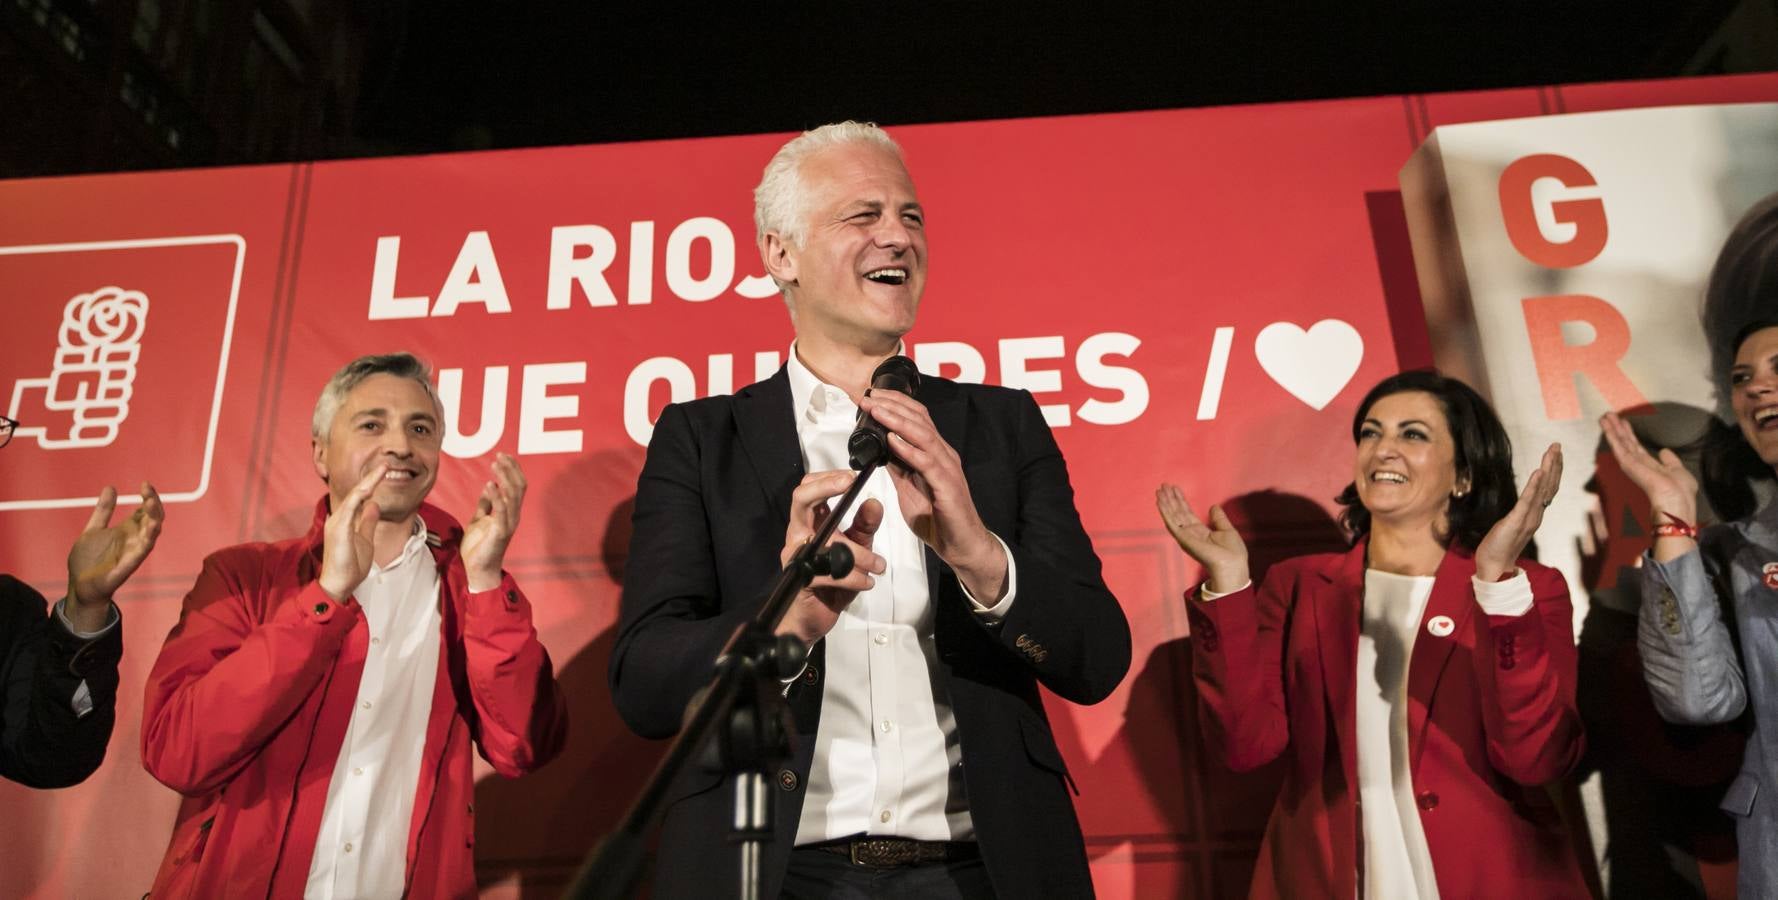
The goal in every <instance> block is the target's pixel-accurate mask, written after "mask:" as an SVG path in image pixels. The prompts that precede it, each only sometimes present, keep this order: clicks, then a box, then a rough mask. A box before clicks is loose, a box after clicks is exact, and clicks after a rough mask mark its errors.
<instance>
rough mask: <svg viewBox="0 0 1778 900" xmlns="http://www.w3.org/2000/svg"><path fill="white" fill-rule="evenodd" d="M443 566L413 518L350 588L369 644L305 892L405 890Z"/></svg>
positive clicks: (374, 894)
mask: <svg viewBox="0 0 1778 900" xmlns="http://www.w3.org/2000/svg"><path fill="white" fill-rule="evenodd" d="M438 586H439V580H438V565H437V564H436V563H435V562H434V561H433V559H432V554H431V553H430V552H429V551H428V550H427V549H426V529H425V528H424V527H423V526H421V525H419V523H418V522H416V523H415V531H414V535H413V537H410V538H408V542H407V545H406V546H405V547H403V548H402V551H401V556H400V557H399V558H398V559H396V560H395V562H393V563H391V564H390V565H389V567H388V568H383V567H382V566H377V565H372V566H371V567H370V575H369V576H367V577H366V578H365V579H364V583H363V584H361V585H359V586H358V589H357V590H356V591H354V592H353V594H352V596H353V598H354V599H356V600H357V601H358V605H359V606H360V607H362V608H363V611H364V623H365V625H367V626H368V627H369V631H370V645H369V647H367V648H366V650H365V657H364V673H363V675H362V676H360V678H359V681H358V696H357V698H356V699H355V701H354V703H353V705H352V722H351V724H350V725H348V726H347V728H346V739H345V742H344V743H343V744H341V746H340V755H339V759H338V761H337V762H335V763H334V766H333V778H332V779H331V780H329V781H328V783H327V805H326V806H325V807H324V808H323V810H322V813H321V831H320V833H319V834H318V835H317V837H316V839H315V855H314V858H313V859H312V860H310V862H309V883H308V886H307V887H306V888H305V889H304V890H303V897H304V898H306V900H356V898H381V897H400V896H401V892H402V889H403V888H404V887H406V884H407V838H408V826H409V825H410V824H411V822H412V820H413V815H414V795H415V793H416V792H417V790H418V789H419V783H420V757H421V756H422V755H423V753H424V751H425V748H426V723H427V721H428V720H429V719H430V718H431V715H432V694H433V688H434V686H435V685H436V684H437V680H438V650H439V648H438V644H439V641H440V639H441V638H440V628H441V626H442V622H443V620H442V619H441V618H440V616H439V611H438Z"/></svg>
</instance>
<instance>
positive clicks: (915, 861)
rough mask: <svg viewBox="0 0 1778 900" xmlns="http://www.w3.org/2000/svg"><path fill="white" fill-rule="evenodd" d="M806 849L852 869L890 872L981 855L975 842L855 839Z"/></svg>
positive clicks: (814, 845) (813, 845) (830, 842)
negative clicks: (835, 857) (841, 858)
mask: <svg viewBox="0 0 1778 900" xmlns="http://www.w3.org/2000/svg"><path fill="white" fill-rule="evenodd" d="M809 849H811V850H820V851H822V852H824V853H837V854H839V855H841V856H844V857H847V858H848V859H850V860H852V864H853V865H855V866H870V867H872V868H876V869H893V868H896V867H898V866H916V865H920V864H921V863H935V862H950V861H952V860H959V859H974V858H976V857H978V856H980V855H981V851H980V849H978V848H977V847H976V843H975V841H916V840H912V839H910V838H858V839H856V840H850V841H829V842H828V843H825V844H812V845H810V847H809Z"/></svg>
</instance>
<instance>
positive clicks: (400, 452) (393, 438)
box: [382, 428, 414, 459]
mask: <svg viewBox="0 0 1778 900" xmlns="http://www.w3.org/2000/svg"><path fill="white" fill-rule="evenodd" d="M382 453H383V455H384V456H393V457H395V458H397V459H406V458H408V457H409V456H412V455H413V453H414V448H413V437H412V436H411V435H409V434H408V433H407V429H405V428H391V429H389V430H388V431H386V432H384V433H383V441H382Z"/></svg>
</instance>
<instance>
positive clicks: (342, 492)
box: [314, 374, 444, 522]
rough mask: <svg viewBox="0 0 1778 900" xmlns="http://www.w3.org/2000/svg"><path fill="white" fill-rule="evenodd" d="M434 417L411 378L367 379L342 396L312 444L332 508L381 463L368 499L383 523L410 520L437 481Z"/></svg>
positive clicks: (438, 439) (438, 443)
mask: <svg viewBox="0 0 1778 900" xmlns="http://www.w3.org/2000/svg"><path fill="white" fill-rule="evenodd" d="M438 412H439V411H438V408H437V407H436V406H434V405H433V403H432V398H431V397H430V396H429V395H427V393H426V390H425V388H422V387H421V386H420V385H419V383H418V382H416V381H414V380H413V379H411V378H402V377H400V376H396V375H388V374H378V375H372V376H370V377H369V378H366V379H364V380H363V381H361V382H359V383H358V384H357V385H356V386H355V387H353V388H352V389H351V390H350V391H348V392H347V393H346V397H345V399H344V400H343V401H342V402H341V403H340V407H339V411H338V412H336V413H334V416H333V422H332V424H331V425H330V426H329V427H328V430H327V434H326V435H325V438H324V439H316V440H315V441H314V456H315V472H316V474H318V475H320V476H321V478H322V479H323V480H325V481H326V482H327V492H328V494H329V495H330V496H331V497H333V503H334V506H336V507H337V506H339V505H340V504H341V503H342V502H344V500H345V498H346V495H347V494H350V493H351V492H352V488H353V487H355V486H357V484H358V482H359V481H360V480H361V479H363V478H364V476H365V475H368V474H370V471H371V470H372V469H374V468H376V467H377V465H378V464H379V463H384V462H387V463H388V464H389V472H388V473H387V474H385V475H384V476H383V480H382V483H381V484H379V485H378V486H377V489H376V492H375V493H374V494H372V495H371V499H372V500H374V501H376V504H377V506H378V507H379V509H380V510H381V518H382V519H383V521H385V522H401V521H405V520H406V519H407V518H408V517H410V516H412V515H413V514H414V512H415V511H416V510H418V509H419V508H420V501H422V500H424V499H426V495H427V493H429V492H430V491H431V490H432V482H433V481H434V480H436V479H437V477H438V457H439V451H440V448H441V447H442V446H443V443H444V438H443V432H442V430H441V427H440V424H439V421H438Z"/></svg>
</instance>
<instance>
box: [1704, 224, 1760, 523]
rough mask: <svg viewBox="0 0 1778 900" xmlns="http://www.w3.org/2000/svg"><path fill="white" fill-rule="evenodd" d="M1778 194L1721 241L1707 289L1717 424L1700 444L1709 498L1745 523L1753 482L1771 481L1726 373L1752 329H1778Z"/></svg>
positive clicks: (1721, 513)
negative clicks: (1777, 305) (1738, 416)
mask: <svg viewBox="0 0 1778 900" xmlns="http://www.w3.org/2000/svg"><path fill="white" fill-rule="evenodd" d="M1774 298H1778V193H1775V194H1771V195H1768V196H1767V197H1766V198H1765V199H1763V200H1761V201H1760V202H1758V203H1755V204H1754V205H1753V207H1752V208H1751V209H1749V210H1747V213H1746V214H1745V215H1743V216H1742V217H1741V221H1739V222H1736V223H1735V227H1734V228H1733V229H1731V230H1730V231H1729V236H1728V237H1727V238H1726V239H1725V240H1724V241H1723V242H1722V250H1721V251H1720V252H1718V253H1717V255H1716V264H1715V265H1713V266H1711V268H1710V280H1709V282H1708V283H1707V284H1706V285H1705V287H1704V308H1703V310H1702V316H1701V318H1702V319H1703V325H1704V340H1705V342H1706V343H1707V344H1708V345H1709V347H1710V382H1711V383H1712V384H1714V385H1715V386H1716V412H1717V419H1716V421H1714V422H1712V423H1711V425H1710V429H1709V430H1708V431H1707V432H1705V434H1704V436H1703V437H1702V438H1700V439H1699V441H1698V447H1697V449H1698V469H1699V475H1701V476H1702V481H1703V489H1704V496H1705V498H1706V499H1708V500H1709V501H1710V506H1711V508H1712V509H1714V510H1716V514H1717V516H1718V517H1719V518H1722V519H1724V520H1733V519H1742V518H1746V517H1747V516H1750V515H1752V514H1753V512H1754V507H1755V506H1756V505H1758V500H1757V497H1756V495H1755V493H1754V490H1753V482H1755V481H1762V480H1770V479H1772V478H1773V477H1774V475H1773V472H1772V467H1771V466H1768V465H1766V464H1765V462H1764V461H1762V460H1761V459H1760V458H1759V455H1758V454H1756V453H1754V452H1753V448H1752V447H1751V446H1748V444H1747V439H1746V437H1745V436H1744V435H1742V434H1741V428H1740V426H1739V424H1738V423H1736V422H1735V421H1734V414H1733V412H1732V408H1733V406H1732V401H1731V399H1730V397H1731V396H1732V394H1733V391H1734V388H1733V387H1732V386H1730V384H1729V372H1730V370H1732V369H1733V368H1734V367H1735V354H1736V353H1738V352H1740V350H1741V345H1742V344H1744V343H1746V341H1747V339H1748V338H1749V337H1751V336H1752V335H1753V333H1754V332H1756V331H1760V330H1762V329H1765V328H1772V327H1774V326H1778V311H1775V310H1774V308H1773V306H1774Z"/></svg>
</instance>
